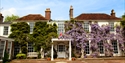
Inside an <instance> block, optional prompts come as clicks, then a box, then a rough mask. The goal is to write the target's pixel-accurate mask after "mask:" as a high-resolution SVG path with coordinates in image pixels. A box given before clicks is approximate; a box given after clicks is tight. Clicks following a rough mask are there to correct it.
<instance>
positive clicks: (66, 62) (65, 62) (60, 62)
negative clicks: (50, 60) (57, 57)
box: [56, 62, 67, 63]
mask: <svg viewBox="0 0 125 63" xmlns="http://www.w3.org/2000/svg"><path fill="white" fill-rule="evenodd" d="M56 63H67V62H56Z"/></svg>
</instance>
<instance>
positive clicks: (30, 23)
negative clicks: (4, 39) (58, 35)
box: [29, 22, 34, 32]
mask: <svg viewBox="0 0 125 63" xmlns="http://www.w3.org/2000/svg"><path fill="white" fill-rule="evenodd" d="M29 25H30V32H33V28H34V22H29Z"/></svg>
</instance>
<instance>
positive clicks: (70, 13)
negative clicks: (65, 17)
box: [69, 5, 73, 19]
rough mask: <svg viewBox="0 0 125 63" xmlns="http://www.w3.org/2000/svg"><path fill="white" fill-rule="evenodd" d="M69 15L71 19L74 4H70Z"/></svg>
mask: <svg viewBox="0 0 125 63" xmlns="http://www.w3.org/2000/svg"><path fill="white" fill-rule="evenodd" d="M69 17H70V19H72V18H73V7H72V5H71V6H70V10H69Z"/></svg>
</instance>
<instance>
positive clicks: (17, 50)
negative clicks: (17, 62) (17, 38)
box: [14, 42, 20, 57]
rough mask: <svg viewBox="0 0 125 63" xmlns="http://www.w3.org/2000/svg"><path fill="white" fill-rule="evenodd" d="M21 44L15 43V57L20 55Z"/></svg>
mask: <svg viewBox="0 0 125 63" xmlns="http://www.w3.org/2000/svg"><path fill="white" fill-rule="evenodd" d="M19 50H20V48H19V43H17V42H15V43H14V57H15V56H16V55H17V54H18V53H19Z"/></svg>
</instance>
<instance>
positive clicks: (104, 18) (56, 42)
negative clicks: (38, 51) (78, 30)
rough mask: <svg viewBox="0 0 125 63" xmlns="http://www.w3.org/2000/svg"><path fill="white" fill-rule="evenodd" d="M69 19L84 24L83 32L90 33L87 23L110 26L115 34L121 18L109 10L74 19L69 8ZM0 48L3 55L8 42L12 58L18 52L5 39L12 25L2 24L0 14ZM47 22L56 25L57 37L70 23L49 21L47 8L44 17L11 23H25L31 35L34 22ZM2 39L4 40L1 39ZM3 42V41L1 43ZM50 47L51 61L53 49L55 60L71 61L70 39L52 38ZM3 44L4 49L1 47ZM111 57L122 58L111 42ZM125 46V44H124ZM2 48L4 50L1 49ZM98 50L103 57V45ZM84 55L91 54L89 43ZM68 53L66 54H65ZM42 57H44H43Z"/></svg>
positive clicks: (30, 15)
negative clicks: (106, 12)
mask: <svg viewBox="0 0 125 63" xmlns="http://www.w3.org/2000/svg"><path fill="white" fill-rule="evenodd" d="M69 16H70V17H69V18H70V19H74V20H75V21H78V22H84V23H83V28H84V30H86V31H88V32H90V31H91V27H90V25H89V22H92V23H95V22H96V23H98V24H99V26H102V25H107V24H108V25H110V27H111V29H110V32H111V33H116V32H115V25H116V24H119V23H120V20H121V18H118V17H116V16H115V11H114V10H111V14H105V13H82V14H80V15H78V16H76V17H73V7H72V6H71V7H70V10H69ZM0 20H1V21H0V30H1V31H0V36H1V37H0V48H1V49H2V51H1V50H0V54H3V53H1V52H3V50H5V43H6V41H9V44H11V46H10V48H11V49H12V52H11V53H10V54H12V56H14V55H16V54H17V53H18V52H19V48H18V45H16V44H15V45H14V46H13V47H12V43H13V41H14V40H13V39H10V38H7V37H8V36H9V34H10V33H11V31H10V29H11V27H10V25H11V24H12V23H4V22H3V16H2V14H0ZM38 21H41V22H47V23H48V24H53V23H56V24H57V26H58V28H57V31H58V35H59V34H60V33H62V34H65V21H70V20H52V19H51V10H50V9H49V8H47V9H46V10H45V17H44V16H42V15H40V14H29V15H26V16H23V17H21V18H19V19H17V20H16V21H14V22H13V23H16V22H27V23H28V24H29V26H30V34H32V32H33V28H34V26H35V22H38ZM3 37H4V38H3ZM3 40H4V41H3ZM4 42H5V43H4ZM52 43H53V44H52V46H51V60H54V58H53V54H54V52H53V49H55V50H56V51H57V58H68V59H69V60H71V55H72V53H71V52H72V48H71V46H72V45H71V39H58V38H52ZM3 44H4V47H3ZM32 45H33V44H32V43H31V44H30V43H29V44H28V53H31V52H35V51H34V50H33V46H32ZM112 45H113V48H114V49H113V50H114V53H113V56H122V54H121V51H120V49H119V45H118V42H117V41H116V42H113V43H112ZM124 46H125V44H124ZM3 48H4V49H3ZM99 49H100V56H105V54H104V53H105V52H104V47H103V44H101V43H100V44H99ZM85 50H86V52H85V53H86V54H87V55H88V56H89V55H90V54H91V50H90V42H88V44H87V47H86V49H85ZM67 51H68V54H67V53H66V52H67ZM43 56H44V55H43ZM2 57H3V55H1V56H0V59H1V58H2Z"/></svg>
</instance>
